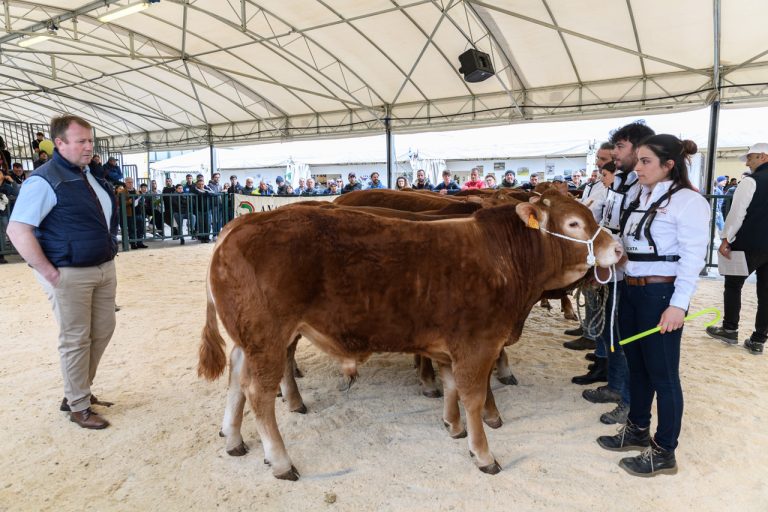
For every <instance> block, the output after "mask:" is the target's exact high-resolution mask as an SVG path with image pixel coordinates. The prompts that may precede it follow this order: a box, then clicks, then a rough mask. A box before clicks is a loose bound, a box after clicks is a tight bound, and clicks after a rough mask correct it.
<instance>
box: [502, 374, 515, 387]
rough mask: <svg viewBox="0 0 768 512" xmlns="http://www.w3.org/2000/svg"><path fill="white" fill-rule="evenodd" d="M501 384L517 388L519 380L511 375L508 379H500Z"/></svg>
mask: <svg viewBox="0 0 768 512" xmlns="http://www.w3.org/2000/svg"><path fill="white" fill-rule="evenodd" d="M499 382H501V383H502V384H506V385H507V386H517V379H516V378H515V376H514V375H511V374H510V375H508V376H506V377H499Z"/></svg>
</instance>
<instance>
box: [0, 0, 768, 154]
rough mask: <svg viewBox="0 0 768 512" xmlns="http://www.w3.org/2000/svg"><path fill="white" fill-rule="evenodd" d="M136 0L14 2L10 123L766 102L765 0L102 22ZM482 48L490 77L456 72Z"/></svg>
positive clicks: (172, 10)
mask: <svg viewBox="0 0 768 512" xmlns="http://www.w3.org/2000/svg"><path fill="white" fill-rule="evenodd" d="M137 2H138V0H55V1H54V0H45V1H29V0H4V2H3V3H4V6H5V12H4V14H5V23H4V24H3V25H0V27H2V28H1V29H0V50H1V57H0V98H1V99H2V104H3V108H2V109H0V116H2V118H4V119H6V120H18V121H25V122H30V121H32V122H44V121H46V120H47V119H48V118H50V117H51V116H52V115H53V114H56V113H59V112H63V111H70V112H75V113H80V114H81V115H83V116H85V117H87V118H88V119H91V120H93V122H94V123H95V124H96V126H97V134H98V135H99V136H108V137H110V138H111V145H112V148H114V149H124V150H127V149H139V148H146V147H148V146H149V147H155V148H157V147H173V146H183V145H188V146H193V145H200V144H203V143H209V142H214V143H215V144H217V145H222V144H228V143H229V144H232V143H237V142H243V141H246V142H256V141H262V140H284V139H286V138H301V137H304V138H309V137H313V138H316V137H322V136H336V137H338V136H340V135H341V134H346V135H349V134H355V133H360V134H362V133H381V132H382V131H383V129H384V125H385V118H390V119H391V123H392V127H393V129H395V130H398V131H400V132H404V131H427V130H435V129H440V128H441V127H442V128H445V127H455V126H459V125H472V124H475V125H478V124H506V123H514V122H520V121H524V120H529V119H540V118H547V117H561V118H562V117H585V116H590V115H592V116H594V115H596V113H599V115H601V116H605V115H606V112H609V113H613V114H614V115H615V114H616V113H628V112H640V111H645V110H649V109H690V108H693V107H698V106H701V105H706V104H708V103H709V102H711V101H712V100H713V99H715V98H717V97H718V95H720V97H721V98H722V100H723V101H724V102H726V103H743V102H751V103H755V102H758V103H764V102H765V101H766V98H768V87H766V84H768V51H767V50H768V39H766V37H765V27H764V16H761V15H759V14H760V13H762V12H763V10H764V2H763V1H762V0H729V1H728V2H723V1H722V0H713V2H702V1H701V0H674V1H671V2H670V1H664V0H644V1H643V2H630V1H627V0H579V1H572V0H365V1H361V0H194V1H189V0H162V1H160V2H154V3H152V4H151V6H150V7H149V8H148V9H145V10H143V11H142V12H139V13H136V14H132V15H130V16H125V17H122V18H120V19H117V20H114V21H112V22H109V23H103V22H101V21H99V19H98V18H99V17H101V16H103V15H104V14H106V13H108V12H112V11H115V10H117V9H119V8H120V7H123V6H126V5H128V4H129V3H130V4H133V3H137ZM52 25H55V26H56V27H58V30H57V31H56V34H55V37H54V38H52V39H49V40H47V41H45V42H43V43H39V44H37V45H34V46H32V47H28V48H25V47H22V46H20V45H19V43H20V42H21V41H22V40H23V39H25V38H29V36H30V35H34V34H40V33H44V32H45V30H46V27H51V26H52ZM472 47H476V48H478V49H480V50H482V51H485V52H487V53H489V54H490V56H491V59H492V62H493V65H494V67H495V69H496V74H495V76H494V77H492V78H491V79H489V80H487V81H484V82H481V83H472V84H471V83H467V82H465V81H464V80H463V79H462V76H461V75H460V74H459V73H458V71H457V68H458V60H457V56H458V55H459V54H461V53H462V52H464V51H465V50H467V49H468V48H472ZM608 115H610V114H608Z"/></svg>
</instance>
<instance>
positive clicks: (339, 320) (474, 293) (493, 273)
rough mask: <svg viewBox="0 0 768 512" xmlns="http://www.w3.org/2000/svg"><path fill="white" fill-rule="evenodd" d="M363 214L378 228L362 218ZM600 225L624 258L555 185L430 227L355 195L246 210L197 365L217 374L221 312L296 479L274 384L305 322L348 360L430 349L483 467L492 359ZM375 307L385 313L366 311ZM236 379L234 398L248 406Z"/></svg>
mask: <svg viewBox="0 0 768 512" xmlns="http://www.w3.org/2000/svg"><path fill="white" fill-rule="evenodd" d="M361 216H364V217H363V218H361ZM360 222H364V223H365V225H366V226H367V227H368V229H366V230H364V231H361V230H360V229H359V227H358V226H359V224H360ZM526 225H527V226H529V227H526ZM539 226H540V228H541V229H531V228H538V227H539ZM545 229H546V231H545ZM307 232H314V233H317V234H318V236H316V237H307V236H306V233H307ZM557 233H561V234H563V235H565V236H568V237H571V238H572V239H574V240H566V239H563V238H559V237H558V236H557ZM593 237H594V243H593V246H594V254H595V255H596V257H597V261H598V262H599V264H600V265H601V266H608V265H611V264H614V263H616V262H617V261H618V259H619V254H620V248H619V245H618V244H617V243H616V242H614V241H613V240H612V239H611V237H610V236H609V235H608V234H606V233H605V232H603V231H599V228H598V226H597V224H596V223H595V221H594V218H593V217H592V214H591V212H590V211H589V210H588V209H587V208H586V207H585V206H584V205H581V204H579V203H577V202H576V201H573V200H571V199H568V198H566V197H564V196H562V195H560V194H555V193H552V194H545V195H544V196H543V197H542V200H541V201H538V202H536V203H518V204H516V205H515V204H509V205H502V206H497V207H491V208H483V209H481V210H478V211H477V212H476V213H475V214H474V215H473V216H472V217H468V218H464V219H450V220H444V221H436V222H428V223H423V225H421V226H419V229H413V223H412V222H410V221H403V220H399V219H389V218H383V217H378V216H371V215H367V214H361V213H359V212H352V211H346V210H344V209H338V210H334V209H328V210H326V209H318V208H313V207H295V208H281V209H277V210H275V211H271V212H264V213H257V214H252V215H246V216H243V217H239V218H237V219H235V220H234V221H232V222H231V223H230V224H229V225H228V226H227V228H226V229H225V231H224V233H223V235H222V237H221V238H220V241H219V243H218V245H217V247H216V248H215V250H214V253H213V256H212V258H211V264H210V268H209V274H208V305H207V310H206V325H205V328H204V329H203V333H202V343H201V347H200V359H199V365H198V374H199V375H201V376H203V377H205V378H207V379H211V380H212V379H215V378H218V377H219V376H220V375H221V373H222V372H223V371H224V368H225V366H226V356H225V354H224V344H225V343H224V339H223V338H222V337H221V334H220V333H219V330H218V324H217V321H216V314H217V312H218V314H219V318H220V319H221V322H222V324H223V325H224V327H225V329H226V331H227V333H228V334H229V335H230V337H231V338H232V339H233V341H234V342H235V344H236V345H237V346H238V347H240V348H241V349H242V356H243V358H244V364H243V365H242V367H243V371H242V372H241V376H240V385H241V387H240V389H242V390H244V391H245V392H246V393H247V395H248V399H249V401H250V403H251V407H252V408H253V410H254V413H255V419H256V425H257V429H258V432H259V436H260V438H261V441H262V445H263V447H264V452H265V458H266V460H267V462H268V463H269V464H271V466H272V472H273V475H274V476H275V477H277V478H280V479H288V480H295V479H297V478H298V476H299V475H298V472H297V471H296V469H295V468H294V467H293V465H292V463H291V459H290V457H289V456H288V452H287V451H286V449H285V445H284V444H283V439H282V437H281V435H280V431H279V429H278V425H277V421H276V418H275V394H276V393H277V390H278V387H279V386H280V382H281V380H282V378H283V376H284V375H285V374H288V373H290V372H292V371H293V367H292V365H291V364H290V362H289V359H288V351H289V349H290V347H291V346H292V345H294V342H295V339H296V336H297V335H302V336H304V337H306V338H308V339H309V340H311V341H312V342H313V343H314V344H315V345H317V346H318V347H319V348H321V349H322V350H324V351H325V352H327V353H329V354H330V355H332V356H335V357H337V358H338V359H339V360H341V361H355V362H360V361H364V360H366V359H367V358H368V357H369V356H370V355H371V354H372V353H374V352H411V353H416V354H422V355H426V356H429V357H430V358H432V359H434V360H436V361H437V362H438V364H439V366H440V371H441V376H442V377H443V384H444V388H445V404H444V411H443V419H444V422H445V424H446V426H447V428H448V431H449V433H450V434H451V435H453V436H454V437H461V436H462V435H463V434H464V432H465V431H464V427H463V426H462V424H461V417H460V414H459V408H458V399H459V397H460V398H461V401H462V403H463V404H464V408H465V410H466V418H467V419H466V421H467V428H466V432H467V433H468V435H469V449H470V453H471V454H472V455H473V457H475V460H476V462H477V465H478V466H479V468H480V469H481V470H482V471H484V472H486V473H492V474H493V473H497V472H499V471H500V470H501V467H500V466H499V464H498V463H497V462H496V460H495V459H494V457H493V454H492V453H491V451H490V449H489V447H488V442H487V439H486V436H485V431H484V429H483V424H482V423H483V421H485V422H486V423H487V424H489V425H490V426H494V427H496V426H500V425H501V417H500V415H499V412H498V410H497V409H496V406H495V404H494V402H493V396H492V394H491V393H490V383H489V378H490V372H491V369H492V367H493V363H494V361H495V360H496V358H497V356H498V354H499V352H500V350H501V348H502V347H503V345H504V343H505V342H507V340H508V339H510V338H514V339H517V338H519V336H520V333H521V331H522V328H523V324H524V322H525V318H526V316H527V315H528V313H529V312H530V309H531V307H533V305H534V303H535V302H536V300H537V299H538V297H539V296H540V295H541V293H542V292H543V291H544V290H546V289H557V288H560V287H563V286H565V285H567V284H568V283H572V282H574V281H575V280H577V279H578V278H579V277H580V276H582V275H584V274H585V273H586V272H587V270H589V266H588V264H587V248H588V247H589V245H588V244H587V242H586V241H587V240H590V239H592V238H593ZM264 240H269V241H270V243H269V244H265V243H263V241H264ZM579 241H582V243H579ZM340 267H344V268H345V272H344V273H343V274H341V275H339V274H338V272H337V271H336V270H337V269H338V268H340ZM338 311H344V312H345V314H344V315H343V316H341V317H339V316H338V315H337V314H336V312H338ZM372 312H375V314H376V317H377V319H378V321H377V322H375V323H374V322H370V321H368V318H369V316H370V314H371V313H372ZM427 312H428V313H427ZM283 392H284V393H286V394H287V396H286V398H287V399H288V400H289V403H297V402H298V401H301V398H300V396H299V395H298V390H297V389H296V390H292V389H285V390H283ZM230 393H232V391H231V392H230ZM238 393H240V395H242V393H241V392H239V391H237V390H235V395H236V396H234V397H232V396H230V401H231V402H234V403H235V405H239V406H240V408H241V410H242V405H243V404H244V397H243V398H242V399H240V397H239V396H238ZM234 411H235V412H234V413H233V414H232V415H231V418H230V419H231V422H232V424H231V425H230V428H229V429H227V430H226V431H225V434H226V435H228V436H231V435H233V432H235V431H236V432H237V437H239V438H240V439H242V438H241V437H240V434H239V430H240V422H241V420H242V412H240V413H239V414H238V413H237V410H236V409H234ZM228 445H229V443H228Z"/></svg>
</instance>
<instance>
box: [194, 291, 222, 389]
mask: <svg viewBox="0 0 768 512" xmlns="http://www.w3.org/2000/svg"><path fill="white" fill-rule="evenodd" d="M205 293H206V299H207V301H208V303H207V304H206V307H205V327H203V334H202V339H201V340H200V359H199V360H198V364H197V375H198V377H204V378H205V379H207V380H216V379H218V378H219V377H221V374H222V373H224V368H226V366H227V356H226V354H225V353H224V345H225V342H224V338H222V337H221V333H220V332H219V322H218V320H217V318H216V305H215V304H214V302H213V296H212V295H211V282H210V276H209V277H208V279H206V284H205Z"/></svg>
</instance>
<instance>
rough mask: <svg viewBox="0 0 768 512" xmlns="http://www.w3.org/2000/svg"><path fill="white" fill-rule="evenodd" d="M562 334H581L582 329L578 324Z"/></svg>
mask: <svg viewBox="0 0 768 512" xmlns="http://www.w3.org/2000/svg"><path fill="white" fill-rule="evenodd" d="M563 334H565V335H566V336H583V335H584V329H582V328H581V326H578V327H577V328H575V329H568V330H567V331H565V332H564V333H563Z"/></svg>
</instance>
